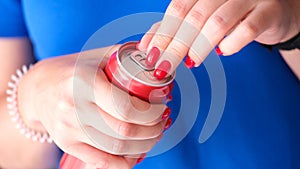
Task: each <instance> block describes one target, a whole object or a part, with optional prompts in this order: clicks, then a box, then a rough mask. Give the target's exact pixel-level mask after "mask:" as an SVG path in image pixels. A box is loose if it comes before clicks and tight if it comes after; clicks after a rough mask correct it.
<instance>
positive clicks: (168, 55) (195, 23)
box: [154, 1, 224, 72]
mask: <svg viewBox="0 0 300 169" xmlns="http://www.w3.org/2000/svg"><path fill="white" fill-rule="evenodd" d="M223 2H224V1H213V2H212V1H197V3H195V4H194V6H193V7H192V8H191V9H190V11H189V12H188V13H187V14H186V16H185V18H184V20H183V22H182V23H181V25H180V27H179V28H178V31H177V33H176V34H175V36H174V38H173V39H172V40H171V41H170V42H169V44H168V46H167V48H166V50H165V51H164V52H163V54H162V56H161V58H160V60H159V61H158V63H157V69H163V70H164V71H169V72H173V71H174V70H175V69H176V67H177V66H178V65H179V63H180V62H181V60H182V59H183V57H184V56H185V55H186V54H187V53H188V51H189V50H190V47H191V46H192V44H193V42H194V40H195V38H196V37H197V35H198V34H199V33H200V30H201V29H202V27H203V25H204V23H205V22H206V20H207V19H208V17H209V16H210V15H211V14H212V13H213V12H214V11H215V10H216V9H217V8H218V7H219V6H220V5H221V4H222V3H223ZM154 38H155V37H154ZM158 45H159V44H158ZM159 47H160V46H159ZM197 47H198V46H197ZM199 47H200V48H205V45H199ZM200 50H201V51H202V50H203V49H200ZM192 56H194V55H192ZM194 60H195V61H197V63H198V64H199V63H200V61H202V60H199V59H198V58H197V57H194ZM163 61H168V62H170V65H171V66H170V68H168V70H166V69H165V68H163V67H162V66H161V63H162V62H163Z"/></svg>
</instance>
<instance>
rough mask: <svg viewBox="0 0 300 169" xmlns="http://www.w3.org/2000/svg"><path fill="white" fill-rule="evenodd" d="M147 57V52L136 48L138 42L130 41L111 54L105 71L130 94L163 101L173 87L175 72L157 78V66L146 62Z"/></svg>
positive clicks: (154, 100)
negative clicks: (159, 78) (154, 73)
mask: <svg viewBox="0 0 300 169" xmlns="http://www.w3.org/2000/svg"><path fill="white" fill-rule="evenodd" d="M146 57H147V55H146V52H144V51H140V50H138V49H137V48H136V42H128V43H125V44H124V45H122V46H121V47H120V48H119V49H118V50H117V51H116V52H115V53H114V54H113V55H112V56H111V58H110V60H109V61H108V63H107V65H106V67H105V70H104V71H105V73H106V75H107V77H108V79H109V80H110V81H111V82H112V83H113V84H114V85H116V86H118V87H119V88H121V89H123V90H125V91H127V92H128V93H129V94H131V95H134V96H137V97H138V98H140V99H143V100H145V101H148V102H150V103H163V102H164V101H165V99H166V98H167V96H168V95H169V93H170V92H171V90H172V88H173V83H174V82H173V81H174V78H175V72H173V73H172V74H170V75H168V76H166V77H165V78H164V79H162V80H157V78H156V77H154V76H153V72H154V69H155V68H154V67H149V66H148V65H147V64H146Z"/></svg>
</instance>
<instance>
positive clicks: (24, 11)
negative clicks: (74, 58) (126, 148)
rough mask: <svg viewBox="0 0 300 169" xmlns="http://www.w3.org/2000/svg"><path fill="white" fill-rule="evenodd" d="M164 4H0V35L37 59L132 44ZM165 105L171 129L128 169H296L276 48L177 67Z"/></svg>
mask: <svg viewBox="0 0 300 169" xmlns="http://www.w3.org/2000/svg"><path fill="white" fill-rule="evenodd" d="M168 3H169V1H166V0H143V1H141V0H140V1H138V0H130V1H125V0H123V1H120V0H109V1H98V0H90V1H84V0H73V1H72V2H71V1H64V0H61V1H60V2H55V1H52V0H43V1H23V2H19V1H18V0H0V14H1V16H5V17H1V18H0V36H5V37H13V36H29V37H30V39H31V41H32V43H33V46H34V50H35V54H36V57H37V59H38V60H40V59H45V58H49V57H54V56H58V55H63V54H68V53H74V52H79V51H81V50H86V49H90V48H95V47H101V46H107V45H113V44H115V43H121V42H124V41H127V40H132V39H139V38H140V37H141V35H142V34H143V33H144V32H146V31H147V29H148V28H149V27H150V26H151V24H152V23H154V22H156V21H158V20H160V19H161V17H162V14H161V13H157V12H163V11H164V10H165V9H166V7H167V5H168ZM141 12H151V13H141ZM153 12H154V13H153ZM136 13H139V14H136ZM131 14H133V15H131ZM124 16H125V17H124ZM118 18H120V19H118ZM116 19H118V20H116ZM220 61H221V62H220ZM169 106H170V107H171V109H172V118H173V119H174V125H173V126H172V127H171V128H170V129H169V130H168V131H166V132H165V136H164V138H163V139H162V140H161V141H160V142H159V143H158V145H156V146H155V148H154V149H153V150H152V151H151V152H149V153H148V156H149V157H148V158H146V159H145V160H144V161H143V162H142V163H141V164H139V165H137V166H136V167H135V168H136V169H148V168H149V169H154V168H155V169H165V168H173V169H183V168H188V169H198V168H203V169H220V168H222V169H227V168H228V169H269V168H272V169H299V168H300V163H299V161H300V144H299V143H300V136H299V135H300V134H299V133H300V123H299V120H300V83H299V81H298V80H297V78H296V77H295V76H294V75H293V73H292V72H291V70H290V69H289V68H288V66H287V65H286V63H285V62H284V61H283V59H282V58H281V56H280V54H279V53H278V51H276V50H273V51H268V50H267V49H265V48H263V47H261V46H260V45H259V44H257V43H251V44H250V45H248V46H247V47H245V48H244V49H243V50H242V51H240V52H239V53H237V54H235V55H234V56H232V57H220V58H219V57H217V56H216V55H215V54H214V53H211V54H210V56H209V57H208V59H207V60H206V61H205V63H204V64H202V65H201V66H200V67H199V68H195V69H193V70H192V72H191V71H190V70H188V69H186V68H184V67H183V66H182V65H181V66H180V67H179V69H178V71H177V78H176V85H175V90H174V91H173V101H172V102H170V103H169ZM223 109H224V111H223ZM222 113H223V116H222V118H221V121H220V122H219V121H218V119H219V117H221V115H222ZM207 118H208V119H207ZM206 119H207V120H206ZM205 121H207V122H206V123H205ZM218 122H219V123H218ZM214 126H217V128H216V130H215V131H214V133H213V134H212V136H211V137H209V136H210V131H213V130H214ZM201 132H202V134H200V133H201ZM200 135H201V137H200ZM199 138H200V139H199ZM206 138H208V140H206Z"/></svg>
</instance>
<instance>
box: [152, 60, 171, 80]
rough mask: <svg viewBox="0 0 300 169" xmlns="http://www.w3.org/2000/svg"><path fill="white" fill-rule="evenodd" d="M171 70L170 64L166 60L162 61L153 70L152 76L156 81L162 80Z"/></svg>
mask: <svg viewBox="0 0 300 169" xmlns="http://www.w3.org/2000/svg"><path fill="white" fill-rule="evenodd" d="M170 69H171V63H170V62H169V61H167V60H164V61H162V62H161V63H160V64H159V66H158V67H157V68H156V69H155V70H154V76H155V77H156V78H157V79H158V80H162V79H163V78H165V77H166V75H167V74H168V72H169V71H170Z"/></svg>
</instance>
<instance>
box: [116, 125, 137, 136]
mask: <svg viewBox="0 0 300 169" xmlns="http://www.w3.org/2000/svg"><path fill="white" fill-rule="evenodd" d="M117 132H118V133H119V134H120V135H122V136H125V137H134V136H135V135H136V127H135V126H134V125H133V124H130V123H126V122H120V123H119V125H118V127H117Z"/></svg>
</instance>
